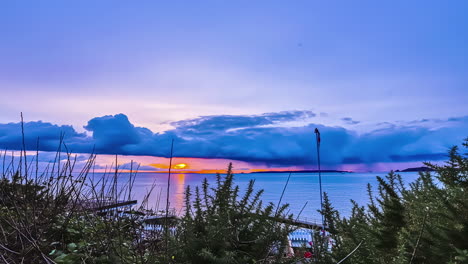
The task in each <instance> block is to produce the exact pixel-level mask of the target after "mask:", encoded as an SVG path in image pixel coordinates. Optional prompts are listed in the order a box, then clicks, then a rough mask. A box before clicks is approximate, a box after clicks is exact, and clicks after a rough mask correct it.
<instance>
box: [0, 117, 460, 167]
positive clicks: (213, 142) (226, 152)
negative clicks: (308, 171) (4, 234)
mask: <svg viewBox="0 0 468 264" xmlns="http://www.w3.org/2000/svg"><path fill="white" fill-rule="evenodd" d="M313 117H315V114H314V113H312V112H310V111H286V112H278V113H267V114H263V115H220V116H203V117H200V118H197V119H191V120H182V121H178V122H173V123H171V124H172V125H173V126H174V129H172V130H169V131H166V132H164V133H153V132H152V131H151V130H149V129H147V128H144V127H138V126H135V125H133V124H132V123H131V122H130V120H129V119H128V118H127V116H126V115H124V114H118V115H113V116H112V115H108V116H102V117H96V118H93V119H91V120H89V122H88V124H87V125H86V126H84V128H85V129H86V130H87V131H89V135H91V136H88V135H87V134H86V133H78V132H76V131H75V130H74V128H73V127H71V126H58V125H54V124H51V123H47V122H41V121H39V122H27V123H25V124H24V131H25V144H26V148H27V149H28V150H36V148H37V143H38V142H39V150H42V151H55V150H56V149H57V147H58V145H59V140H60V135H61V134H63V135H64V142H65V144H66V146H67V148H68V149H69V150H70V151H72V152H77V153H90V152H92V151H94V152H95V153H98V154H120V155H148V156H160V157H167V156H168V155H169V148H170V144H171V140H172V139H174V144H175V151H174V152H175V156H178V157H196V158H225V159H234V160H242V161H248V162H259V163H264V164H268V165H269V166H289V165H296V166H307V165H309V164H312V163H313V162H314V160H315V153H316V152H315V135H314V129H315V128H318V129H319V130H320V132H321V137H322V143H321V153H322V161H323V163H324V164H327V165H329V166H334V165H340V164H360V163H364V164H371V163H378V162H408V161H430V160H441V159H444V158H445V155H446V152H447V150H448V148H449V147H451V146H453V145H456V144H460V143H461V142H462V140H463V139H464V138H465V137H467V136H468V116H464V117H453V118H450V119H448V120H444V121H441V122H439V123H438V125H437V126H435V127H432V128H431V127H427V126H422V125H419V123H418V122H415V123H414V124H411V123H408V124H404V125H401V124H388V125H387V126H385V127H384V128H380V129H378V130H374V131H371V132H367V133H363V134H362V133H361V134H359V133H357V132H355V131H352V130H349V129H345V128H343V127H338V126H326V125H320V124H313V123H311V124H307V125H305V126H295V127H288V126H287V125H285V124H287V123H288V122H293V121H298V120H308V119H310V118H313ZM343 121H345V122H354V123H355V122H357V121H354V120H353V119H352V118H346V119H345V118H344V119H343ZM356 124H357V123H356ZM38 139H39V141H38ZM0 148H2V149H9V150H14V149H21V148H22V136H21V124H20V123H8V124H0Z"/></svg>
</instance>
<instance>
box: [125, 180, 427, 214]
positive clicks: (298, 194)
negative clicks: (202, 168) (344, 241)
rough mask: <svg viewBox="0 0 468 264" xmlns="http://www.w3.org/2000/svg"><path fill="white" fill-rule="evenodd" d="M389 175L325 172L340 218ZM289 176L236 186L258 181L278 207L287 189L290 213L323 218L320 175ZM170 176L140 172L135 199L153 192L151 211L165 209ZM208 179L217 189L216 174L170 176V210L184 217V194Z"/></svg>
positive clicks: (362, 202)
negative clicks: (379, 178) (352, 201)
mask: <svg viewBox="0 0 468 264" xmlns="http://www.w3.org/2000/svg"><path fill="white" fill-rule="evenodd" d="M386 174H387V173H386V172H380V173H378V172H369V173H357V172H353V173H339V172H337V173H322V190H323V192H326V193H327V194H328V196H329V199H330V201H331V203H332V206H333V207H334V208H335V209H336V210H338V212H339V213H340V215H341V216H345V217H347V216H349V215H350V213H351V209H352V204H351V199H352V200H354V201H356V202H357V203H358V204H360V205H365V204H366V203H367V202H368V201H369V197H368V194H367V183H370V184H371V185H372V186H373V189H374V190H375V188H376V185H377V180H376V176H381V177H383V176H385V175H386ZM400 174H401V176H402V179H403V182H404V183H405V184H406V185H408V184H409V183H411V182H412V181H414V180H415V179H416V178H417V177H418V174H417V172H401V173H400ZM288 176H289V173H245V174H236V175H235V176H234V184H235V185H239V187H240V194H241V195H242V194H243V193H244V191H245V190H246V188H247V186H248V183H249V181H250V180H255V185H254V189H255V191H258V190H261V189H263V190H264V193H263V195H262V196H261V199H262V200H263V204H266V203H270V202H271V203H273V204H274V205H277V204H278V202H279V200H280V198H281V194H282V192H283V190H284V195H283V197H282V200H281V204H285V203H287V204H289V209H288V210H289V213H292V214H293V215H294V217H299V218H301V219H303V220H306V221H318V220H319V219H320V218H321V216H320V214H319V213H318V212H317V210H319V209H320V191H319V176H318V173H292V174H291V176H290V178H289V182H288V184H287V185H286V182H287V179H288ZM168 177H169V176H168V174H164V173H144V172H141V173H137V174H136V177H135V180H134V184H133V188H132V193H131V198H132V199H135V200H138V202H139V203H141V201H142V200H143V199H144V197H145V195H147V194H148V193H150V195H149V199H148V203H147V208H151V209H153V210H165V208H166V194H167V192H166V190H167V184H168ZM204 178H206V179H208V182H209V183H210V185H211V186H213V187H214V186H215V184H216V175H215V174H182V173H174V174H171V175H170V181H169V182H170V184H169V202H170V205H169V207H170V208H171V209H172V210H173V211H175V212H176V214H178V215H181V214H182V213H183V212H184V206H185V202H184V201H185V194H184V192H185V190H186V188H187V186H188V185H190V186H191V189H192V191H194V190H195V187H196V186H201V183H202V181H203V179H204ZM128 179H129V174H126V173H122V174H120V175H119V177H118V185H119V186H125V185H126V184H128ZM285 186H286V188H285ZM152 187H153V188H152ZM126 196H127V195H126ZM299 213H300V214H299Z"/></svg>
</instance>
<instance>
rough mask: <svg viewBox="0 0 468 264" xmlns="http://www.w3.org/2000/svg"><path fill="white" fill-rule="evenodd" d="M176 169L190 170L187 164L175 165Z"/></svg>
mask: <svg viewBox="0 0 468 264" xmlns="http://www.w3.org/2000/svg"><path fill="white" fill-rule="evenodd" d="M174 169H188V165H187V164H186V163H179V164H176V165H174Z"/></svg>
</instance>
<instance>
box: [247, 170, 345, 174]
mask: <svg viewBox="0 0 468 264" xmlns="http://www.w3.org/2000/svg"><path fill="white" fill-rule="evenodd" d="M318 172H319V170H293V171H292V170H282V171H253V172H243V174H251V173H318ZM320 172H323V173H354V172H353V171H341V170H320Z"/></svg>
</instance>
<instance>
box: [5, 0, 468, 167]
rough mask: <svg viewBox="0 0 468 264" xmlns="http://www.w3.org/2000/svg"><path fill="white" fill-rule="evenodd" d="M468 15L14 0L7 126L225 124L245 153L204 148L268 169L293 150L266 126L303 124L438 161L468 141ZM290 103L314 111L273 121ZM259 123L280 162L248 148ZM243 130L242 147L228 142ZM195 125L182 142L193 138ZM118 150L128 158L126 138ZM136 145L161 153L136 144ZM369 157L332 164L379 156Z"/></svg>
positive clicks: (370, 6)
mask: <svg viewBox="0 0 468 264" xmlns="http://www.w3.org/2000/svg"><path fill="white" fill-rule="evenodd" d="M466 10H468V4H467V2H466V1H450V2H448V1H378V2H377V1H358V2H355V1H288V2H285V1H197V2H194V1H165V2H163V1H138V2H135V1H133V2H129V1H76V2H74V3H72V2H70V1H21V2H20V1H11V2H5V3H1V6H0V34H1V40H2V41H1V42H0V92H1V98H2V99H1V100H0V108H1V109H2V110H1V115H0V123H2V124H7V123H10V122H17V121H18V119H19V118H18V116H19V112H21V111H22V112H24V113H25V116H26V117H27V121H37V120H43V121H44V122H45V123H50V125H51V126H52V125H58V126H59V127H60V126H62V125H71V126H72V127H69V128H67V129H72V130H73V132H72V133H77V135H81V136H80V137H82V138H81V140H82V141H87V140H88V141H89V140H91V139H92V138H93V136H94V138H95V137H98V136H97V135H96V134H95V133H96V131H95V130H92V129H91V126H90V124H89V123H88V121H90V120H97V119H99V118H102V117H104V116H107V115H116V114H119V113H123V114H124V115H125V116H126V117H127V118H128V119H129V120H130V121H129V123H130V124H131V125H132V126H135V127H142V128H145V129H147V130H148V131H147V133H152V134H148V135H147V136H148V137H152V135H153V134H154V133H156V134H158V135H166V138H169V135H171V133H176V132H177V133H182V132H181V129H183V128H184V129H185V128H186V126H185V125H186V124H187V122H189V121H192V123H193V120H195V124H199V123H201V124H205V125H207V124H208V123H207V122H208V121H209V122H214V123H215V127H217V128H218V129H220V130H218V131H217V132H216V133H219V134H217V136H219V137H217V140H219V141H214V142H217V143H218V144H219V145H223V144H225V145H229V146H231V145H232V148H234V149H232V150H230V151H225V150H222V151H221V150H220V151H216V150H215V148H214V147H211V146H210V147H206V148H200V147H196V148H195V149H204V151H207V152H206V153H204V152H203V151H201V150H200V152H199V153H198V154H196V155H198V156H206V157H209V156H213V157H219V156H222V157H223V158H229V155H231V158H240V159H244V160H252V161H256V160H261V161H263V162H267V163H268V162H272V163H281V160H283V161H284V160H286V161H287V160H288V159H290V158H292V157H294V158H297V157H295V156H291V155H289V156H288V153H289V151H290V150H291V149H289V148H287V147H284V151H283V152H281V153H275V151H272V150H271V149H269V148H270V147H271V146H274V145H275V144H274V141H275V140H277V139H278V138H277V137H268V136H267V135H269V134H268V133H273V132H272V131H271V130H272V129H273V128H276V130H275V131H274V133H280V132H281V133H286V134H287V135H288V137H292V138H294V139H296V140H297V141H299V142H300V141H301V139H300V138H301V137H300V136H299V135H298V134H297V133H299V132H298V131H301V129H302V130H303V131H307V133H308V132H309V130H308V129H309V128H311V127H312V126H323V127H324V128H328V127H329V128H330V129H331V130H332V128H333V129H337V130H340V129H341V130H340V131H344V132H343V133H344V134H350V135H355V136H352V138H356V140H357V139H360V140H364V141H365V140H368V141H365V142H371V141H369V139H365V138H367V137H364V135H368V137H371V136H372V137H371V138H379V135H380V134H379V133H382V132H381V131H382V129H384V130H385V129H393V130H392V133H400V134H398V135H400V136H398V137H396V136H395V137H396V138H398V140H396V139H395V138H393V139H392V140H394V142H395V144H400V145H399V147H395V149H394V150H392V151H391V153H389V154H388V155H393V157H394V158H395V157H397V156H404V157H408V156H410V155H416V156H413V157H414V159H417V157H420V159H423V158H421V157H426V158H427V157H429V156H417V155H423V154H428V155H432V154H434V155H439V154H438V153H441V148H442V146H443V148H446V147H448V146H450V145H453V144H458V143H460V141H459V140H460V138H463V137H466V136H468V134H467V132H466V131H468V130H467V129H466V123H467V121H466V118H465V117H466V116H467V115H468V111H467V106H466V101H467V99H468V89H467V88H466V84H467V83H468V82H467V81H468V63H467V61H468V49H467V48H466V47H468V33H467V30H466V29H467V28H468V17H467V16H466V14H465V13H466V12H465V11H466ZM284 111H287V112H293V111H297V112H300V113H309V115H306V116H301V117H300V118H292V119H288V120H284V119H282V120H276V119H275V120H271V115H270V116H269V117H267V118H266V119H265V118H264V117H265V116H264V114H265V113H270V114H272V113H273V114H274V113H284ZM310 113H313V115H310ZM229 116H230V117H229ZM267 116H268V114H267ZM95 118H97V119H95ZM268 118H270V119H269V120H268ZM241 119H242V120H241ZM246 119H248V120H247V122H250V123H247V125H245V124H244V126H243V127H242V129H241V130H236V129H239V127H237V126H238V123H236V122H245V121H246ZM451 119H457V121H450V120H451ZM424 120H427V121H424ZM203 122H205V123H203ZM258 122H260V123H258ZM262 122H263V123H262ZM268 122H270V123H268ZM242 124H243V123H242ZM85 126H86V127H85ZM225 126H228V127H229V126H231V127H233V128H234V131H231V130H230V131H225V130H223V129H221V128H220V127H225ZM259 126H266V127H269V130H266V129H265V128H263V127H262V128H261V129H260V128H259ZM4 127H7V126H6V125H5V126H4ZM4 129H6V128H4ZM119 129H122V128H121V127H119ZM207 129H208V128H207V127H205V126H199V131H198V134H197V135H196V140H198V141H199V140H201V139H203V140H204V141H206V142H209V141H210V140H212V139H213V138H212V136H213V133H214V132H213V131H211V132H209V133H208V132H206V130H207ZM248 129H253V130H254V131H250V132H251V133H256V135H258V134H261V138H258V142H256V144H255V147H256V148H257V149H259V150H262V151H266V152H265V153H270V154H271V153H274V154H272V155H270V156H271V158H268V159H266V160H262V159H263V156H262V157H259V156H258V155H259V154H258V153H251V154H248V153H250V152H249V151H247V150H245V149H244V147H245V142H244V141H243V140H245V137H247V135H245V134H244V132H249V130H248ZM259 129H260V130H259ZM405 129H415V130H418V129H419V130H418V131H419V132H418V133H423V134H424V133H426V132H427V133H429V134H430V135H431V136H426V137H423V136H421V135H420V134H418V133H416V132H414V133H413V132H408V130H405ZM292 130H294V132H291V131H292ZM325 130H327V129H325ZM5 131H6V130H4V131H0V136H1V135H6V134H7V132H5ZM122 131H124V130H122ZM236 131H237V133H238V134H239V135H237V136H238V138H237V139H236V140H237V141H236V140H234V139H232V137H226V135H228V134H229V133H235V132H236ZM278 131H280V132H278ZM379 131H380V132H379ZM405 131H406V132H405ZM421 131H426V132H421ZM440 131H446V132H443V133H442V132H440ZM228 132H229V133H228ZM241 132H242V133H241ZM387 132H388V131H387ZM387 132H386V133H387ZM41 133H42V132H41ZM93 133H94V134H93ZM122 133H123V132H122ZM145 133H146V132H145ZM184 133H185V134H184V137H183V140H184V144H185V143H187V144H189V143H190V142H188V141H190V139H192V140H195V139H194V137H195V136H193V135H192V138H190V137H188V136H187V135H186V133H187V132H186V131H185V130H184ZM274 133H273V134H274ZM301 133H302V132H301ZM301 133H299V134H301ZM304 133H306V132H304ZM388 133H390V132H388ZM9 135H10V134H9ZM275 135H276V134H275ZM281 135H283V134H281ZM333 135H334V134H333ZM424 135H426V134H424ZM179 136H180V134H179ZM4 137H6V136H4ZM336 137H337V138H336V139H337V140H336V141H337V142H341V141H339V140H338V136H336ZM200 138H201V139H200ZM331 138H333V137H331ZM421 138H424V140H425V143H424V144H423V143H421V144H420V145H418V144H413V146H412V147H408V145H411V144H409V143H408V142H410V141H413V142H415V141H421ZM127 139H129V140H130V137H128V138H127ZM400 139H401V140H400ZM429 139H430V140H429ZM158 140H162V139H158ZM203 140H202V141H203ZM229 140H232V141H229ZM387 140H390V139H387ZM424 140H422V141H424ZM437 140H438V141H439V143H436V142H435V141H437ZM198 141H197V142H198ZM293 141H294V140H293ZM390 141H391V140H390ZM3 142H4V143H2V144H3V145H4V146H7V145H8V146H10V147H11V142H6V141H5V138H3ZM5 142H6V143H5ZM228 142H229V144H228ZM295 142H296V141H295ZM372 142H373V141H372ZM391 142H393V141H391ZM440 142H442V143H440ZM88 143H89V142H88ZM127 143H128V142H127ZM130 143H131V142H130ZM130 143H128V144H130ZM192 143H194V144H195V143H196V142H195V141H192ZM257 143H258V144H257ZM106 144H109V146H112V147H113V148H114V151H116V150H119V149H127V150H125V151H124V150H122V151H121V153H122V154H128V153H129V152H128V149H129V148H130V147H128V146H127V147H124V146H122V145H118V144H119V142H117V141H116V142H107V143H106ZM120 144H123V143H122V142H120ZM128 144H127V145H128ZM194 144H192V145H190V146H201V145H203V144H202V143H200V142H198V143H197V144H198V145H197V144H195V145H194ZM343 144H344V143H343ZM361 144H364V143H361ZM369 144H371V143H369ZM372 144H374V143H372ZM372 144H371V145H372ZM389 144H390V143H389ZM130 145H132V144H130ZM390 145H391V144H390ZM106 146H107V145H106ZM288 146H289V145H288ZM346 146H347V147H350V146H353V145H352V144H351V145H346ZM418 146H420V147H418ZM252 147H254V146H252ZM336 147H338V146H336ZM342 147H343V146H342ZM103 148H104V145H103ZM106 148H108V147H106ZM207 149H209V150H210V151H211V152H209V151H208V150H207ZM275 149H282V147H281V146H276V147H275ZM189 150H190V153H193V151H192V149H191V148H190V147H188V145H187V151H189ZM138 151H141V153H140V154H142V155H143V154H145V155H146V154H155V155H156V154H158V155H159V154H161V153H147V151H144V150H142V149H138V148H136V149H133V150H132V151H131V154H139V153H138ZM107 152H110V150H109V151H107ZM220 153H221V154H220ZM230 153H231V154H230ZM239 153H241V154H242V153H243V154H242V155H244V156H245V157H244V156H242V157H240V156H239ZM340 153H341V152H340ZM369 153H373V152H372V151H371V152H369ZM301 154H304V152H300V151H299V152H296V153H295V155H301ZM249 155H251V156H249ZM304 155H307V153H305V154H304ZM366 155H371V154H359V153H350V154H349V155H348V154H346V155H344V154H343V155H341V156H340V155H338V157H330V162H331V161H333V162H334V163H340V162H343V159H344V158H346V157H350V158H351V157H352V158H353V159H352V160H353V161H354V162H367V161H369V160H372V158H371V157H368V156H366ZM264 156H265V155H264ZM266 156H268V155H266ZM273 156H275V157H276V158H273ZM402 159H405V158H402ZM304 160H305V161H307V160H308V158H304ZM377 160H378V161H388V159H386V158H381V159H380V160H379V159H377ZM347 161H350V160H347Z"/></svg>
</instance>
